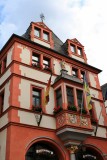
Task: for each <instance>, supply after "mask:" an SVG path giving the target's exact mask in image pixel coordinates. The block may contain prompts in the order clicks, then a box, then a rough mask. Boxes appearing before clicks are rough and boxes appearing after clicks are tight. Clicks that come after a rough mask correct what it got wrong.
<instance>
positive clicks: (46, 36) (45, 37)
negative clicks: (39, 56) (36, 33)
mask: <svg viewBox="0 0 107 160" xmlns="http://www.w3.org/2000/svg"><path fill="white" fill-rule="evenodd" d="M43 39H44V40H46V41H49V33H47V32H43Z"/></svg>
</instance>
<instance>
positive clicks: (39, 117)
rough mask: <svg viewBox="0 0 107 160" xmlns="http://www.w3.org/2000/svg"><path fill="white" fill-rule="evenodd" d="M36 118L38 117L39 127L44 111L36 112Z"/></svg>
mask: <svg viewBox="0 0 107 160" xmlns="http://www.w3.org/2000/svg"><path fill="white" fill-rule="evenodd" d="M35 118H36V122H37V125H38V127H39V126H40V123H41V120H42V112H41V113H40V114H38V113H35Z"/></svg>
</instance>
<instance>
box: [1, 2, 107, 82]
mask: <svg viewBox="0 0 107 160" xmlns="http://www.w3.org/2000/svg"><path fill="white" fill-rule="evenodd" d="M106 3H107V1H106V0H54V1H52V0H0V50H1V49H2V47H3V46H4V44H5V43H6V42H7V40H8V39H9V37H10V36H11V35H12V34H13V33H15V34H18V35H20V36H21V35H22V34H23V33H25V31H26V29H27V28H28V26H29V24H30V22H32V21H33V22H39V21H41V20H40V14H41V13H43V14H44V16H45V21H44V23H45V24H46V25H47V26H48V27H49V28H50V29H51V30H52V31H53V32H54V33H55V34H56V35H57V36H58V37H59V38H60V39H61V40H62V41H63V42H65V41H66V39H73V38H77V39H78V41H79V42H80V43H81V44H82V45H83V46H84V48H85V53H86V55H87V58H88V64H89V65H92V66H94V67H96V68H99V69H101V70H102V72H101V73H100V74H99V81H100V85H103V84H105V83H107V77H106V76H107V74H106V68H107V63H106V62H107V60H106V57H107V56H106V48H107V45H106V44H107V41H106V39H107V16H106V15H107V4H106Z"/></svg>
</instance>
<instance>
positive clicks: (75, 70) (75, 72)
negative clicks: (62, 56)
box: [72, 68, 78, 77]
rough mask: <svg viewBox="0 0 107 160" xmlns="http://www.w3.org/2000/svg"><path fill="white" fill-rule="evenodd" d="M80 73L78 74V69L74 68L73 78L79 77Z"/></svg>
mask: <svg viewBox="0 0 107 160" xmlns="http://www.w3.org/2000/svg"><path fill="white" fill-rule="evenodd" d="M77 73H78V72H77V69H75V68H73V69H72V76H73V77H78V74H77Z"/></svg>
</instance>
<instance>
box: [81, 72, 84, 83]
mask: <svg viewBox="0 0 107 160" xmlns="http://www.w3.org/2000/svg"><path fill="white" fill-rule="evenodd" d="M84 74H85V73H84V72H83V71H81V80H82V81H83V79H84Z"/></svg>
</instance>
